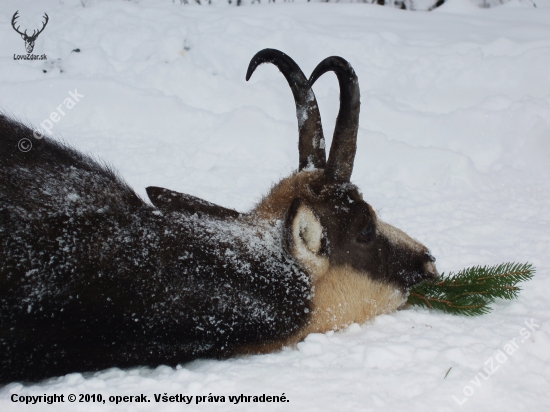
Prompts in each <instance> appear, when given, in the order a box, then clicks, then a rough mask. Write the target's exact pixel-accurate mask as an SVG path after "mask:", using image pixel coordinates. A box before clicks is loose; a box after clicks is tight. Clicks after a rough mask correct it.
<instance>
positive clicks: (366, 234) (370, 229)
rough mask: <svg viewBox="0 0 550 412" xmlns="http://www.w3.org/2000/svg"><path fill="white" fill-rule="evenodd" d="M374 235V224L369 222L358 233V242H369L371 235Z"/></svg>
mask: <svg viewBox="0 0 550 412" xmlns="http://www.w3.org/2000/svg"><path fill="white" fill-rule="evenodd" d="M373 235H374V225H373V224H372V222H371V223H369V225H368V226H367V227H366V228H365V229H363V230H362V231H361V233H359V237H358V238H357V241H358V242H369V241H371V240H372V237H373Z"/></svg>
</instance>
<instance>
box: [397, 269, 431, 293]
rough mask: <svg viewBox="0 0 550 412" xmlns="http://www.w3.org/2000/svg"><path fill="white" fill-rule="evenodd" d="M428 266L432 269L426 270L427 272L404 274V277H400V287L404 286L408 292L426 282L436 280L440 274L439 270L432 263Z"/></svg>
mask: <svg viewBox="0 0 550 412" xmlns="http://www.w3.org/2000/svg"><path fill="white" fill-rule="evenodd" d="M426 266H431V267H429V268H426V270H424V271H422V272H418V271H412V272H407V273H404V274H403V275H402V276H400V278H399V279H400V286H402V287H403V289H404V290H405V291H408V290H409V289H410V288H412V287H413V286H415V285H418V284H419V283H422V282H424V281H425V280H433V279H436V278H437V276H439V274H438V272H437V269H436V268H435V265H434V264H433V263H431V262H430V263H428V264H427V265H426Z"/></svg>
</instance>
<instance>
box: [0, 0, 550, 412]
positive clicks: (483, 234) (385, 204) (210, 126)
mask: <svg viewBox="0 0 550 412" xmlns="http://www.w3.org/2000/svg"><path fill="white" fill-rule="evenodd" d="M535 3H536V5H537V7H536V8H534V7H532V3H531V2H529V1H523V2H519V1H516V0H514V1H510V2H508V3H506V4H505V5H503V6H500V7H496V8H491V9H481V8H478V7H477V6H476V5H475V4H474V3H473V2H471V1H470V0H448V1H447V3H445V4H444V5H443V6H442V7H440V8H439V9H437V10H436V11H434V12H431V13H425V12H408V11H401V10H396V9H393V8H389V7H379V6H376V5H370V4H335V3H329V4H323V3H309V4H306V3H305V2H303V1H300V2H298V1H297V2H296V3H282V2H281V3H276V4H267V2H264V3H263V4H261V5H249V4H246V5H245V6H243V7H239V8H237V7H235V6H234V5H233V6H229V5H228V4H227V3H226V2H224V1H218V2H215V3H214V4H213V5H211V6H198V5H196V4H189V5H187V6H185V5H180V4H179V2H175V3H173V2H172V1H170V0H143V1H122V0H110V1H107V0H89V1H83V2H81V1H79V0H43V1H40V2H36V1H31V0H25V1H16V0H3V1H2V3H1V4H0V38H1V39H2V42H1V44H0V107H1V108H2V110H3V111H5V112H6V113H10V114H13V115H15V116H17V117H18V118H20V119H22V120H24V121H26V122H29V123H31V124H33V125H35V126H38V125H40V123H42V122H43V121H44V120H45V119H47V118H48V117H49V116H50V113H52V112H53V111H55V110H56V108H57V107H58V106H59V105H61V104H62V103H63V100H64V99H65V98H66V97H69V94H68V93H69V91H72V92H74V91H75V89H76V90H77V91H78V93H80V94H82V95H83V96H84V97H83V98H81V99H80V101H79V102H78V103H77V104H76V105H75V107H73V108H72V109H70V110H66V114H65V116H61V120H59V122H57V123H55V124H54V126H53V129H52V131H53V132H54V134H55V135H56V136H58V137H59V138H61V139H64V140H65V141H67V142H69V143H70V144H72V145H74V146H75V147H76V148H78V149H80V150H83V151H85V152H88V153H92V154H94V155H95V156H97V157H99V158H101V159H104V160H106V161H108V162H109V163H111V164H112V165H113V166H114V167H115V168H117V169H118V170H119V171H120V173H121V175H122V176H124V178H125V179H126V180H127V181H128V182H129V183H130V185H131V186H132V187H134V188H135V190H136V192H137V193H138V194H140V195H141V196H143V197H146V195H145V190H144V188H145V187H146V186H149V185H155V186H163V187H167V188H170V189H173V190H177V191H180V192H185V193H189V194H192V195H195V196H199V197H201V198H204V199H206V200H208V201H211V202H215V203H218V204H221V205H223V206H226V207H232V208H236V209H237V210H242V211H245V210H248V209H250V208H251V207H252V205H253V204H254V203H255V202H256V201H258V200H259V198H260V196H261V195H262V194H263V193H265V192H266V191H267V190H268V188H269V187H270V185H271V184H272V183H273V182H275V181H277V180H278V179H280V178H281V177H283V176H285V175H287V174H288V173H290V172H291V171H292V170H293V169H294V168H296V167H297V164H298V151H297V136H298V135H297V121H296V113H295V108H294V104H293V100H292V94H291V92H290V89H289V88H288V86H287V84H286V81H285V80H284V78H283V76H282V75H281V74H280V73H278V71H277V69H276V68H275V67H274V66H269V65H262V66H261V67H259V68H258V70H257V71H256V72H255V73H254V75H253V77H252V79H251V80H250V81H249V82H248V83H247V82H246V81H245V79H244V77H245V73H246V68H247V65H248V62H249V60H250V59H251V57H252V56H253V55H254V54H255V53H256V52H257V51H259V50H261V49H263V48H266V47H273V48H277V49H280V50H282V51H284V52H286V53H287V54H289V55H290V56H291V57H293V58H294V59H295V60H296V61H297V62H298V64H299V65H300V66H301V67H302V69H303V71H304V72H305V73H306V75H309V73H311V71H312V70H313V68H314V67H315V66H316V65H317V63H318V62H320V61H321V60H322V59H324V58H325V57H328V56H330V55H340V56H342V57H344V58H346V59H347V60H348V61H349V62H350V63H351V64H352V65H353V67H354V69H355V71H356V73H357V75H358V77H359V81H360V87H361V93H362V102H363V106H362V111H361V120H360V129H359V137H358V151H357V157H356V161H355V169H354V173H353V176H352V180H353V181H354V183H356V184H357V185H358V186H359V187H360V188H361V189H362V190H363V193H364V195H365V199H366V200H367V201H368V202H369V203H370V204H371V205H373V207H374V208H375V210H376V211H377V212H378V214H379V215H380V216H381V218H382V219H383V220H385V221H387V222H389V223H392V224H394V225H395V226H397V227H399V228H401V229H403V230H405V231H406V232H407V233H408V234H409V235H411V236H413V237H415V238H417V239H420V240H421V241H422V242H423V243H424V244H426V245H427V246H428V247H430V249H431V251H432V254H433V255H434V256H436V257H437V264H438V268H439V270H440V271H444V272H448V271H457V270H460V269H462V268H464V267H468V266H471V265H478V264H480V265H491V264H496V263H501V262H506V261H515V262H531V263H533V264H534V265H535V267H536V268H537V274H536V276H535V278H534V279H533V280H532V281H530V282H528V283H525V284H524V285H523V289H524V290H523V291H522V292H521V295H520V298H519V299H518V300H516V301H512V302H508V301H499V302H497V303H495V304H494V305H493V307H494V310H493V312H491V313H490V314H488V315H485V316H481V317H474V318H467V317H457V316H450V315H444V314H441V313H437V312H430V311H428V310H423V309H416V308H413V309H407V310H401V311H399V312H397V313H393V314H390V315H384V316H380V317H378V318H376V319H375V320H374V321H372V322H370V323H368V324H365V325H352V326H351V327H349V328H348V329H347V330H346V331H340V332H335V333H334V332H330V333H327V334H314V335H310V336H309V337H307V338H306V340H305V341H304V342H302V343H300V344H298V347H297V348H288V349H285V350H283V351H282V352H280V353H275V354H270V355H261V356H250V357H243V358H237V359H230V360H225V361H214V360H201V361H195V362H192V363H190V364H186V365H182V366H181V367H178V368H177V369H176V370H173V369H171V368H168V367H159V368H157V369H154V370H151V369H145V368H136V369H132V370H125V371H121V370H118V369H112V370H107V371H103V372H99V373H95V374H86V375H81V374H71V375H67V376H65V377H60V378H54V379H51V380H49V381H44V382H42V383H40V384H37V385H32V386H22V385H20V384H18V383H12V384H9V385H7V386H5V387H4V388H0V409H1V410H2V411H21V410H32V411H35V412H36V411H52V410H58V411H65V410H66V411H75V410H77V411H81V410H82V411H84V410H85V411H109V410H117V411H120V410H132V411H146V410H155V411H156V410H166V411H171V410H182V408H184V409H188V410H196V411H202V410H212V411H214V410H215V411H233V410H238V411H262V410H285V411H290V410H292V411H298V410H300V411H308V412H309V411H371V410H372V411H374V410H377V411H378V410H380V411H402V410H407V411H411V412H414V411H425V410H437V411H453V410H467V411H481V410H499V411H511V410H532V411H545V410H550V391H549V390H548V389H549V388H550V385H549V384H550V382H549V381H550V312H549V308H550V297H549V296H550V280H549V279H548V276H549V273H550V247H549V245H550V217H549V216H550V76H549V72H548V70H549V67H550V1H549V0H536V1H535ZM82 4H85V5H86V7H83V6H82ZM16 10H19V15H20V18H19V22H20V23H21V24H22V27H31V31H32V27H33V26H36V28H38V27H40V24H41V23H40V22H41V20H42V15H43V13H44V12H47V13H48V15H49V17H50V21H49V23H48V26H47V27H46V29H45V30H44V32H43V33H42V34H40V36H39V37H38V39H37V41H36V46H35V50H34V53H35V54H43V53H45V54H46V55H47V57H48V60H47V61H20V60H17V61H15V60H13V55H14V54H25V49H24V43H23V41H22V40H21V38H20V36H19V35H17V33H15V32H14V31H13V29H12V27H11V24H10V22H11V17H12V15H13V13H14V12H15V11H16ZM76 48H79V49H80V53H76V52H71V51H72V50H73V49H76ZM43 70H46V71H47V72H46V73H44V72H43ZM314 90H315V93H316V95H317V99H318V101H319V104H320V108H321V115H322V117H323V120H324V126H325V134H326V137H327V145H328V144H330V135H331V134H332V128H333V125H334V120H333V119H334V118H335V117H336V114H337V110H338V84H337V81H336V78H335V77H334V76H332V75H327V76H323V78H321V79H320V80H319V81H318V82H317V83H316V85H315V86H314ZM0 161H1V159H0ZM531 319H536V321H535V324H536V325H540V326H539V327H535V326H532V329H533V330H531V331H530V333H529V335H530V336H529V337H528V338H525V332H526V331H528V332H529V329H527V327H526V325H525V324H524V322H526V321H530V320H531ZM522 328H526V329H524V330H522ZM520 332H523V335H520ZM514 338H515V340H514V341H513V342H515V343H516V346H517V348H516V347H514V346H510V345H508V346H506V345H507V344H509V343H510V341H512V340H513V339H514ZM511 347H512V348H516V349H514V350H515V351H513V353H511V352H512V351H511V350H510V348H511ZM506 348H507V349H508V350H510V352H509V354H508V358H507V359H504V358H503V356H500V353H499V352H498V351H499V350H501V351H505V350H506ZM502 353H504V352H502ZM499 360H500V361H502V360H504V362H503V363H500V362H499ZM491 363H493V365H492V366H493V371H494V373H493V374H492V375H491V376H489V377H488V378H486V379H485V378H483V376H485V377H486V376H487V371H490V370H491ZM450 368H451V369H450ZM484 368H485V369H484ZM497 368H498V369H497ZM449 369H450V371H449ZM480 374H481V375H480ZM482 375H483V376H482ZM54 393H55V394H65V397H66V396H67V395H68V394H77V395H78V394H94V393H95V394H98V393H100V394H102V395H103V397H104V398H108V397H109V396H116V395H120V396H124V395H138V394H141V393H143V394H146V395H148V396H149V399H150V400H151V402H150V403H145V404H138V403H127V404H122V405H116V404H114V403H109V402H108V401H107V402H106V403H105V404H97V403H78V402H77V403H74V404H71V403H68V402H65V403H62V404H56V405H47V404H44V403H41V404H36V405H28V406H25V405H22V404H19V403H13V402H12V401H11V400H10V399H11V396H12V394H17V395H44V394H47V395H50V394H54ZM155 393H156V394H164V393H167V394H168V395H177V394H182V395H193V396H197V395H206V396H207V395H209V394H212V395H224V396H226V402H225V403H209V402H207V401H205V402H204V403H201V404H199V405H197V404H196V403H195V402H196V401H195V399H193V401H192V403H191V404H189V405H185V404H178V403H156V402H155V401H154V399H153V394H155ZM264 393H265V394H266V395H278V396H280V395H282V394H283V393H284V394H285V396H286V397H287V399H288V400H289V401H290V402H288V403H241V404H238V405H235V404H232V403H230V402H229V400H228V399H227V396H229V395H240V394H245V395H261V394H264ZM453 396H454V397H455V398H456V400H455V399H453ZM460 402H463V404H462V405H461V406H460V405H459V403H460Z"/></svg>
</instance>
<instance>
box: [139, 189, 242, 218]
mask: <svg viewBox="0 0 550 412" xmlns="http://www.w3.org/2000/svg"><path fill="white" fill-rule="evenodd" d="M145 191H146V192H147V196H149V199H151V203H152V204H153V205H155V206H156V207H157V208H158V209H159V210H161V211H162V212H166V213H170V212H179V213H189V214H195V213H197V214H198V215H199V216H202V215H206V216H211V217H217V218H220V219H226V218H233V219H234V218H237V217H239V216H240V213H239V212H237V211H236V210H233V209H227V208H225V207H222V206H218V205H216V204H214V203H210V202H207V201H206V200H202V199H200V198H198V197H195V196H191V195H188V194H185V193H179V192H175V191H173V190H168V189H164V188H162V187H155V186H149V187H147V188H145Z"/></svg>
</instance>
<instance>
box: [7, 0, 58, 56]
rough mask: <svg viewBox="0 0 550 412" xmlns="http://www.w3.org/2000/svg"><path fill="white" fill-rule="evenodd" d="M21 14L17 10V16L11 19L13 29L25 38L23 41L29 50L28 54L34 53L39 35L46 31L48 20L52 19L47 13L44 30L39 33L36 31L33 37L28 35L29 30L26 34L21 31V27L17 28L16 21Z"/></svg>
mask: <svg viewBox="0 0 550 412" xmlns="http://www.w3.org/2000/svg"><path fill="white" fill-rule="evenodd" d="M18 13H19V10H17V11H16V12H15V14H14V15H13V17H12V18H11V25H12V27H13V29H14V30H15V31H16V32H17V33H19V34H20V35H21V37H22V38H23V40H25V48H26V49H27V53H32V51H33V49H34V42H35V41H36V38H37V37H38V35H39V34H40V33H42V32H43V31H44V28H45V27H46V24H48V20H49V19H50V18H49V17H48V15H47V14H46V13H44V19H45V20H44V24H43V25H42V28H41V29H40V30H38V31H36V30H34V31H33V32H32V35H30V36H29V35H28V34H27V30H25V32H23V33H21V32H20V31H19V27H20V26H17V27H15V23H16V20H17V18H18V17H19V16H18V15H17V14H18Z"/></svg>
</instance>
